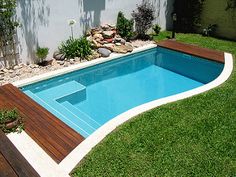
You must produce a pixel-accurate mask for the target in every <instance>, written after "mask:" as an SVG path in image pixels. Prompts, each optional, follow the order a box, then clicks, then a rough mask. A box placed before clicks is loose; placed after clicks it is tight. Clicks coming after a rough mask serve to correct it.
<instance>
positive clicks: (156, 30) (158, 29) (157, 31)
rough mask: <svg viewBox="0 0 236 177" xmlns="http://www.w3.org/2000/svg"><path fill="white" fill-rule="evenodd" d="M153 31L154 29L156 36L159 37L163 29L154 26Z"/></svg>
mask: <svg viewBox="0 0 236 177" xmlns="http://www.w3.org/2000/svg"><path fill="white" fill-rule="evenodd" d="M152 29H153V31H154V32H155V34H156V35H158V34H159V33H160V31H161V27H160V26H159V25H158V24H156V25H154V26H153V27H152Z"/></svg>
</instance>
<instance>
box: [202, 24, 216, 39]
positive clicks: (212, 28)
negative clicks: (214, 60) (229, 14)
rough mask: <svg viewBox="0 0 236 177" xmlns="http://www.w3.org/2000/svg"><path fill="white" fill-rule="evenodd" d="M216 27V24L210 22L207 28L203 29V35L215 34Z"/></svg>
mask: <svg viewBox="0 0 236 177" xmlns="http://www.w3.org/2000/svg"><path fill="white" fill-rule="evenodd" d="M216 28H217V25H216V24H213V25H212V24H210V25H208V27H207V28H204V29H203V30H202V35H203V36H214V34H215V32H216Z"/></svg>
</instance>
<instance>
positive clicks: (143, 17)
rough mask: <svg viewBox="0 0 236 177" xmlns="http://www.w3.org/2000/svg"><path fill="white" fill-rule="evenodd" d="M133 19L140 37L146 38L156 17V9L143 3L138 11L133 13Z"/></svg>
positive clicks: (147, 3) (145, 2)
mask: <svg viewBox="0 0 236 177" xmlns="http://www.w3.org/2000/svg"><path fill="white" fill-rule="evenodd" d="M132 17H133V18H134V21H135V29H136V32H137V34H138V36H139V37H141V38H143V37H145V34H146V32H147V30H148V29H149V28H151V27H152V22H153V20H154V19H155V17H154V8H153V7H152V5H151V4H150V3H149V2H147V1H143V2H142V4H140V5H138V6H137V9H136V11H133V12H132Z"/></svg>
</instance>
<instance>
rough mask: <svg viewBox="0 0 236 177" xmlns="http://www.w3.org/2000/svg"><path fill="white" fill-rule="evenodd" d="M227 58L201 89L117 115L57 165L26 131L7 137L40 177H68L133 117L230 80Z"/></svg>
mask: <svg viewBox="0 0 236 177" xmlns="http://www.w3.org/2000/svg"><path fill="white" fill-rule="evenodd" d="M153 47H156V45H154V44H151V45H147V46H144V47H140V48H137V49H135V50H134V51H133V52H132V54H134V53H137V52H140V51H144V50H147V49H151V48H153ZM127 55H130V54H112V55H111V56H110V57H108V58H100V59H95V60H92V61H89V62H85V63H80V64H77V65H73V66H70V67H68V68H63V69H60V70H57V71H52V72H49V73H45V74H42V75H40V76H35V77H32V78H29V79H26V80H21V81H17V82H14V83H13V85H15V86H17V87H22V86H25V85H28V84H32V83H35V82H38V81H41V80H45V79H49V78H52V77H55V76H58V75H62V74H65V73H69V72H72V71H75V70H78V69H82V68H86V67H89V66H93V65H96V64H99V63H103V62H106V61H109V60H113V59H116V58H119V57H123V56H127ZM224 56H225V65H224V69H223V71H222V73H221V74H220V76H218V77H217V78H216V79H215V80H214V81H212V82H210V83H208V84H206V85H203V86H201V87H198V88H195V89H193V90H189V91H186V92H183V93H179V94H176V95H172V96H169V97H165V98H161V99H158V100H154V101H151V102H149V103H146V104H143V105H140V106H137V107H135V108H133V109H130V110H128V111H126V112H124V113H122V114H120V115H118V116H116V117H115V118H113V119H111V120H110V121H109V122H107V123H106V124H104V125H103V126H102V127H100V128H99V129H98V130H96V131H95V132H94V133H93V134H92V135H90V136H89V137H88V138H86V139H85V140H84V141H83V142H82V143H81V144H79V145H78V146H77V147H76V148H75V149H74V150H73V151H72V152H71V153H70V154H69V155H67V156H66V157H65V158H64V159H63V160H62V161H61V162H60V163H59V164H57V163H56V162H55V161H54V160H53V159H52V158H51V157H50V156H49V155H48V154H47V153H46V152H45V151H44V150H43V149H42V148H41V147H40V146H39V145H38V144H37V143H36V142H35V141H34V140H33V139H32V138H31V137H30V136H29V135H27V133H26V132H24V131H23V132H22V133H21V134H16V133H11V134H8V135H7V136H8V138H9V139H10V140H11V141H12V142H13V144H14V145H15V146H16V148H17V149H18V150H19V151H20V152H21V153H22V155H23V156H24V157H25V158H26V160H27V161H28V162H29V163H30V164H31V165H32V167H33V168H34V169H35V170H36V171H37V172H38V173H39V175H40V176H42V177H54V176H55V177H57V176H60V177H64V176H65V177H66V176H69V173H70V172H71V170H72V169H73V168H74V167H75V166H76V165H77V164H78V163H79V162H80V161H81V160H82V159H83V158H84V157H85V156H86V154H88V152H89V151H90V150H91V149H92V148H93V147H94V146H96V145H97V144H98V143H99V142H100V141H102V140H103V138H105V137H106V136H107V135H108V134H109V133H111V132H112V131H113V130H114V129H115V128H116V127H117V126H119V125H121V124H123V123H124V122H126V121H128V120H130V119H131V118H133V117H135V116H137V115H138V114H141V113H143V112H145V111H148V110H150V109H153V108H155V107H158V106H160V105H163V104H167V103H170V102H174V101H177V100H182V99H185V98H188V97H191V96H194V95H197V94H200V93H203V92H206V91H208V90H210V89H212V88H215V87H217V86H219V85H221V84H222V83H224V82H225V81H226V80H227V79H228V78H229V76H230V75H231V73H232V71H233V56H232V55H231V54H229V53H224Z"/></svg>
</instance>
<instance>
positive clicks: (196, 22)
mask: <svg viewBox="0 0 236 177" xmlns="http://www.w3.org/2000/svg"><path fill="white" fill-rule="evenodd" d="M203 3H204V0H175V2H174V12H175V13H176V14H177V18H178V19H177V21H176V30H177V32H183V33H191V32H196V31H198V29H199V27H200V26H201V24H200V22H201V12H202V8H203Z"/></svg>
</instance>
